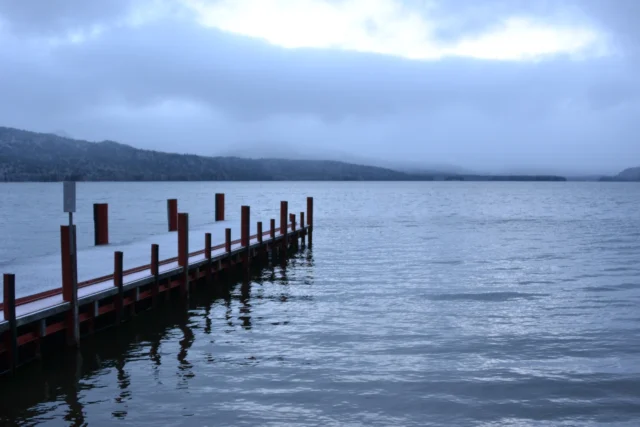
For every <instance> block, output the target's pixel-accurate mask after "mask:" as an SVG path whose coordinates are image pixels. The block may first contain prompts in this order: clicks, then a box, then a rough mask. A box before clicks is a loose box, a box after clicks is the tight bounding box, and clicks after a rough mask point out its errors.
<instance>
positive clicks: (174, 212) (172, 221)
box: [167, 199, 178, 231]
mask: <svg viewBox="0 0 640 427" xmlns="http://www.w3.org/2000/svg"><path fill="white" fill-rule="evenodd" d="M167 224H169V231H177V230H178V200H177V199H169V200H167Z"/></svg>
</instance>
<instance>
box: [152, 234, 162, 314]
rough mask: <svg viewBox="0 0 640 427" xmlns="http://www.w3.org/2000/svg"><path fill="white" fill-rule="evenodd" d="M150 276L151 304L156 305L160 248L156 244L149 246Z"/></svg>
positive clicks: (158, 289)
mask: <svg viewBox="0 0 640 427" xmlns="http://www.w3.org/2000/svg"><path fill="white" fill-rule="evenodd" d="M151 275H152V276H153V285H151V303H152V304H154V305H155V304H156V303H157V302H158V294H159V293H160V280H159V278H158V276H159V275H160V246H159V245H157V244H155V243H154V244H152V245H151Z"/></svg>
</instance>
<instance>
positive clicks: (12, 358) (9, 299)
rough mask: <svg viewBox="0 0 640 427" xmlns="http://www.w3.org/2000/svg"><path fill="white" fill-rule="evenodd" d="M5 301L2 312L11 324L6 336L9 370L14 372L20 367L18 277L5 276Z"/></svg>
mask: <svg viewBox="0 0 640 427" xmlns="http://www.w3.org/2000/svg"><path fill="white" fill-rule="evenodd" d="M3 288H4V289H3V290H4V301H3V307H2V310H3V311H4V320H6V321H7V322H9V330H8V331H7V333H6V335H5V349H6V351H7V355H8V356H9V357H8V361H9V368H10V369H11V372H14V371H15V369H16V368H17V367H18V327H17V322H16V276H15V275H13V274H5V275H4V282H3Z"/></svg>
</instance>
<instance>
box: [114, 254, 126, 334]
mask: <svg viewBox="0 0 640 427" xmlns="http://www.w3.org/2000/svg"><path fill="white" fill-rule="evenodd" d="M123 258H124V254H123V253H122V252H121V251H116V252H114V253H113V284H114V286H115V287H116V288H118V295H116V297H115V304H114V305H115V309H116V322H117V323H120V322H122V313H123V308H124V274H123V272H124V266H123Z"/></svg>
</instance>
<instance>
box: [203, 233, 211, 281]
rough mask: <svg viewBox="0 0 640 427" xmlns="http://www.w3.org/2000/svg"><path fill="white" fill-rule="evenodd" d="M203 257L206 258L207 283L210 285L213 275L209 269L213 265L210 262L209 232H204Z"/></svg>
mask: <svg viewBox="0 0 640 427" xmlns="http://www.w3.org/2000/svg"><path fill="white" fill-rule="evenodd" d="M204 258H205V259H206V260H207V267H206V268H207V274H206V280H207V285H211V282H212V275H213V272H212V271H211V269H212V268H213V265H212V264H211V233H205V235H204Z"/></svg>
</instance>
